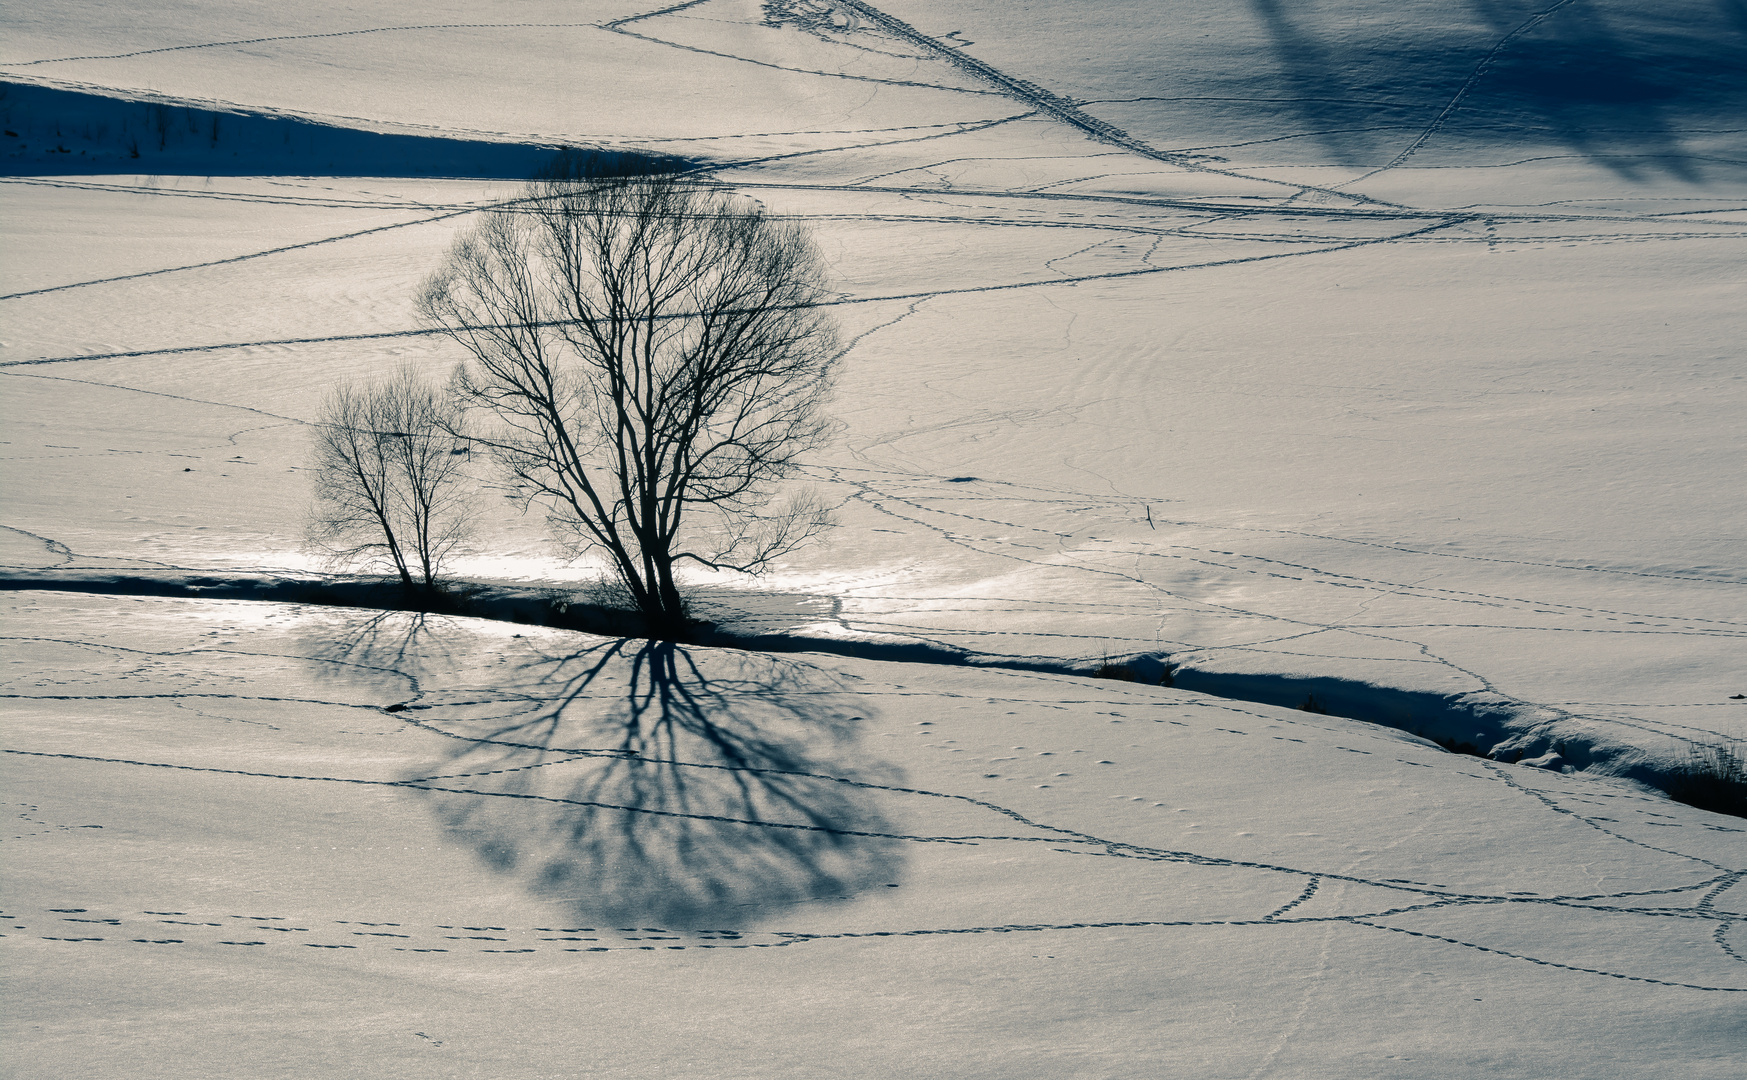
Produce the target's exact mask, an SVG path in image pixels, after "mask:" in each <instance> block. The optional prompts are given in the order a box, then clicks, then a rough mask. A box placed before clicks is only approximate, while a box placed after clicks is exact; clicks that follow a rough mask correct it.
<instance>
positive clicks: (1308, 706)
mask: <svg viewBox="0 0 1747 1080" xmlns="http://www.w3.org/2000/svg"><path fill="white" fill-rule="evenodd" d="M4 590H52V591H57V592H78V593H94V594H100V595H115V596H154V597H182V598H191V599H205V600H254V601H269V602H277V603H300V604H318V605H323V606H335V607H351V608H363V609H366V610H376V611H406V610H415V609H416V608H414V607H413V606H412V605H409V603H408V602H407V598H406V597H405V596H404V594H402V593H401V591H400V590H399V588H398V587H397V586H395V585H394V584H393V583H384V582H380V581H363V580H358V579H323V578H313V577H310V578H290V577H275V576H271V575H263V574H234V575H205V574H197V573H190V574H144V573H138V572H131V571H130V572H126V573H112V574H88V573H81V572H78V571H55V570H43V571H34V572H32V571H23V572H17V571H15V572H14V573H13V574H11V575H9V576H5V577H0V591H4ZM460 592H461V594H462V595H461V597H460V598H451V597H446V598H443V599H442V600H441V601H439V603H440V605H441V606H442V608H443V609H444V613H451V614H464V615H468V616H471V617H474V618H484V619H492V620H498V621H504V622H513V623H521V624H526V625H536V626H546V627H552V628H556V629H568V630H576V631H580V632H585V633H593V634H601V635H606V636H635V633H636V627H635V622H636V619H635V617H634V616H631V615H629V614H627V613H625V612H623V611H618V610H614V609H611V608H607V607H602V606H600V605H597V604H591V603H587V602H585V601H581V600H578V599H576V598H575V597H574V595H573V594H572V593H571V592H570V591H569V590H565V589H559V588H550V587H547V588H540V587H531V586H513V585H484V584H471V585H464V586H462V587H461V590H460ZM822 600H823V598H820V597H809V596H800V595H774V594H761V593H747V592H743V591H737V590H709V591H705V592H702V593H700V594H699V595H698V597H697V600H696V603H697V606H698V608H699V610H701V611H704V612H706V613H707V614H708V615H709V617H710V618H709V621H706V622H704V623H702V624H701V626H700V629H699V632H698V635H697V638H696V640H695V643H696V644H703V645H709V646H714V647H717V648H726V649H738V650H748V651H757V652H766V653H824V654H828V655H834V656H844V657H852V658H855V659H860V660H875V661H888V662H897V663H909V664H939V665H946V666H954V667H966V666H968V667H984V668H996V669H1006V670H1018V671H1036V672H1047V673H1051V674H1058V675H1080V676H1088V677H1093V678H1104V679H1115V680H1119V681H1128V682H1141V683H1151V684H1154V685H1163V686H1169V687H1174V688H1176V689H1179V690H1187V691H1190V692H1192V693H1198V694H1206V695H1209V696H1211V697H1217V698H1223V699H1226V700H1230V701H1243V702H1253V703H1257V704H1263V705H1274V706H1280V707H1285V708H1292V709H1298V710H1301V711H1304V712H1309V713H1316V714H1320V715H1326V716H1335V717H1340V718H1344V719H1349V720H1359V721H1363V722H1365V723H1371V724H1378V725H1381V726H1383V727H1388V728H1394V729H1396V730H1399V731H1405V732H1409V733H1411V734H1413V735H1417V736H1419V737H1421V738H1423V739H1426V740H1429V741H1430V742H1434V743H1436V744H1438V745H1439V746H1441V747H1443V748H1444V749H1445V750H1448V751H1451V752H1454V753H1462V754H1471V755H1474V756H1477V757H1484V758H1488V759H1491V760H1494V761H1499V762H1503V763H1506V764H1520V765H1525V766H1531V767H1535V768H1540V769H1548V770H1552V771H1555V772H1567V773H1569V772H1588V773H1594V774H1597V775H1605V776H1614V777H1621V778H1625V779H1630V780H1635V781H1638V782H1640V783H1643V784H1646V785H1649V786H1651V787H1654V788H1656V789H1658V790H1660V791H1663V792H1664V793H1667V794H1670V795H1671V796H1672V797H1675V798H1678V799H1681V801H1695V800H1693V799H1690V798H1686V797H1684V795H1683V785H1684V784H1685V783H1686V782H1687V780H1688V777H1689V774H1690V770H1691V769H1692V768H1693V766H1694V763H1695V762H1699V761H1704V760H1709V761H1711V762H1713V763H1715V762H1718V761H1720V762H1721V763H1722V765H1723V767H1724V768H1725V769H1728V766H1729V765H1730V763H1731V762H1733V763H1734V764H1735V766H1736V767H1735V769H1734V770H1733V771H1734V772H1735V773H1736V774H1737V775H1736V777H1735V779H1736V780H1737V784H1736V788H1737V790H1734V791H1732V792H1730V793H1728V794H1725V795H1724V796H1722V798H1723V801H1722V802H1720V803H1719V802H1717V801H1716V799H1715V797H1712V798H1710V799H1708V800H1705V801H1695V805H1701V806H1702V807H1703V808H1704V809H1710V810H1714V811H1717V812H1721V813H1730V814H1734V815H1736V816H1747V805H1742V803H1741V791H1740V790H1739V783H1738V781H1739V775H1738V774H1739V768H1738V764H1739V758H1738V756H1736V751H1735V750H1734V748H1733V747H1732V746H1731V745H1728V744H1726V743H1719V742H1717V741H1715V740H1705V739H1702V738H1690V739H1685V740H1682V741H1683V742H1684V744H1685V745H1684V750H1685V752H1684V753H1681V752H1680V750H1678V749H1677V750H1676V752H1675V753H1673V754H1667V753H1664V754H1657V753H1653V752H1647V751H1646V749H1645V748H1644V747H1641V746H1637V745H1633V744H1632V743H1631V742H1629V741H1626V740H1624V739H1621V738H1619V737H1618V735H1617V734H1615V733H1609V732H1605V731H1601V730H1595V729H1586V728H1584V727H1583V726H1582V725H1581V724H1580V723H1579V724H1576V725H1574V724H1573V723H1571V721H1573V720H1574V719H1576V720H1581V718H1574V717H1573V716H1572V715H1571V714H1570V713H1567V712H1564V711H1562V710H1559V709H1557V708H1550V707H1547V706H1541V705H1535V704H1533V703H1529V702H1522V701H1515V700H1512V699H1510V698H1508V697H1506V696H1503V695H1500V694H1495V693H1488V692H1480V693H1462V694H1449V695H1439V694H1433V693H1428V692H1425V691H1415V690H1407V689H1401V688H1397V687H1390V686H1386V685H1376V684H1371V683H1366V682H1363V681H1360V680H1356V679H1350V678H1341V677H1338V676H1308V677H1307V676H1289V675H1279V674H1256V673H1242V672H1232V671H1220V670H1217V669H1203V668H1197V667H1192V666H1184V665H1180V664H1178V663H1176V662H1173V661H1172V660H1171V658H1170V654H1168V653H1150V654H1149V653H1141V654H1135V655H1130V656H1123V657H1116V658H1103V659H1101V660H1099V661H1096V662H1089V661H1074V660H1068V659H1063V658H1056V657H1013V656H991V655H987V654H980V653H976V652H973V651H969V650H966V649H962V648H958V647H955V646H951V645H945V644H940V643H937V642H931V641H926V640H920V639H905V638H902V637H898V636H896V635H880V634H855V635H850V636H828V635H821V634H808V633H805V632H797V631H795V630H783V631H775V632H772V631H769V630H765V629H761V628H760V627H759V623H760V622H761V621H765V620H768V619H769V618H770V616H771V615H772V614H773V613H775V614H781V612H782V611H783V610H784V609H791V610H792V609H795V608H800V607H805V606H808V605H816V604H818V603H820V602H822ZM1562 722H1563V723H1562ZM1653 734H1654V735H1657V736H1662V733H1660V732H1656V733H1653ZM1664 737H1665V736H1664ZM1719 754H1721V757H1720V758H1719V757H1718V755H1719Z"/></svg>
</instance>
